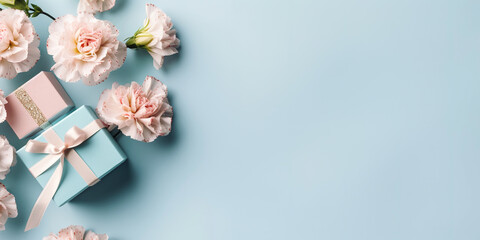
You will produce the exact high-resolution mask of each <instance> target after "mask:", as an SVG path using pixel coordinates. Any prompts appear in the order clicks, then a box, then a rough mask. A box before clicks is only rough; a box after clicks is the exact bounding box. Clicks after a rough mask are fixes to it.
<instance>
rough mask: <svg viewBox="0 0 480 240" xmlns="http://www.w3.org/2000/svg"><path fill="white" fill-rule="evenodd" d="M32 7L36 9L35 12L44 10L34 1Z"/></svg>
mask: <svg viewBox="0 0 480 240" xmlns="http://www.w3.org/2000/svg"><path fill="white" fill-rule="evenodd" d="M32 7H33V9H34V10H35V12H43V10H42V9H41V8H40V7H39V6H38V5H36V4H33V3H32Z"/></svg>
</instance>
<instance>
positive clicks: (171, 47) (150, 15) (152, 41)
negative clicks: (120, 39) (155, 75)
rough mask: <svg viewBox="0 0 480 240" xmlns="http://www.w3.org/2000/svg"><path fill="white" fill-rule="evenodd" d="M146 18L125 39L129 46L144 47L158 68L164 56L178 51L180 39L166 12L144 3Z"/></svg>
mask: <svg viewBox="0 0 480 240" xmlns="http://www.w3.org/2000/svg"><path fill="white" fill-rule="evenodd" d="M146 11H147V18H146V19H145V21H144V23H143V26H142V27H141V28H140V29H139V30H138V31H137V32H136V33H135V34H134V35H133V36H132V37H131V38H129V39H128V41H127V46H128V47H130V48H144V49H146V50H147V51H148V53H150V55H151V56H152V58H153V66H154V67H155V68H156V69H160V68H161V67H162V65H163V59H164V57H165V56H170V55H173V54H175V53H178V50H177V48H178V46H179V45H180V40H179V39H178V38H177V31H176V30H175V29H173V23H172V20H171V19H170V17H169V16H167V14H165V13H164V12H163V11H162V10H161V9H160V8H158V7H156V6H155V5H153V4H147V5H146Z"/></svg>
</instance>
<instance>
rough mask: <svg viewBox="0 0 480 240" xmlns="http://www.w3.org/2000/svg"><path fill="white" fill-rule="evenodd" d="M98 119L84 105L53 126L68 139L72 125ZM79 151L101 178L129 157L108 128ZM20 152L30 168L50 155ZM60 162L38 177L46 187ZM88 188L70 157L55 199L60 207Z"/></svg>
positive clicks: (39, 138) (85, 123)
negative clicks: (67, 133)
mask: <svg viewBox="0 0 480 240" xmlns="http://www.w3.org/2000/svg"><path fill="white" fill-rule="evenodd" d="M97 118H98V117H97V116H96V114H95V113H94V111H93V110H92V109H91V108H89V107H87V106H81V107H79V108H78V109H77V110H75V111H74V112H72V113H71V114H69V115H68V116H66V117H65V118H64V119H62V120H60V121H59V122H57V123H56V124H55V125H53V126H52V128H53V130H54V131H55V132H56V133H57V135H58V136H59V137H60V138H61V139H62V140H64V136H65V133H66V132H67V131H68V130H69V129H70V128H72V127H73V126H77V127H79V128H84V127H85V126H87V125H88V124H89V123H91V122H92V121H94V120H96V119H97ZM35 140H37V141H41V142H47V141H46V139H45V138H44V137H43V136H42V135H40V136H38V137H36V138H35ZM75 151H76V152H77V153H78V155H80V157H81V158H82V159H83V160H84V161H85V163H86V164H87V166H88V167H89V168H90V169H91V170H92V172H93V173H94V174H95V175H96V176H97V178H98V179H101V178H103V177H104V176H105V175H107V174H108V173H109V172H111V171H112V170H113V169H115V168H116V167H117V166H118V165H120V164H121V163H122V162H124V161H125V160H126V158H127V157H126V155H125V153H124V152H123V151H122V149H121V148H120V146H119V145H118V144H117V142H116V141H115V140H114V139H113V137H112V135H111V134H110V133H109V132H108V131H107V130H106V128H103V129H101V130H100V131H98V132H97V133H95V134H94V135H93V136H91V137H90V138H89V139H87V140H86V141H85V142H83V143H82V144H81V145H80V146H77V147H75ZM17 155H18V157H19V158H20V160H21V161H22V162H23V163H24V164H25V165H26V166H27V168H30V167H31V166H33V165H34V164H35V163H37V162H38V161H40V160H41V159H43V158H44V157H45V156H46V154H40V153H30V152H26V151H25V147H23V148H21V149H20V150H18V151H17ZM57 164H58V163H57ZM57 164H55V165H54V166H53V167H51V168H50V169H48V170H47V171H45V172H44V173H43V174H41V175H40V176H38V177H37V178H36V179H37V181H38V182H39V183H40V185H41V186H42V187H45V185H46V184H47V182H48V180H49V179H50V177H51V176H52V174H53V172H54V170H55V168H56V166H57ZM88 187H89V186H88V184H87V183H86V182H85V181H84V180H83V178H82V177H81V176H80V174H79V173H78V172H77V171H76V170H75V169H74V168H73V166H72V165H71V164H70V163H69V162H68V161H67V159H66V160H65V167H64V170H63V177H62V180H61V182H60V186H59V187H58V190H57V192H56V194H55V196H54V197H53V201H54V202H55V203H56V204H57V205H58V206H62V205H63V204H65V203H67V202H68V201H70V200H71V199H73V198H74V197H76V196H77V195H78V194H80V193H81V192H83V191H84V190H85V189H87V188H88Z"/></svg>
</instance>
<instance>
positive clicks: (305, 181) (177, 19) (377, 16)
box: [0, 0, 480, 240]
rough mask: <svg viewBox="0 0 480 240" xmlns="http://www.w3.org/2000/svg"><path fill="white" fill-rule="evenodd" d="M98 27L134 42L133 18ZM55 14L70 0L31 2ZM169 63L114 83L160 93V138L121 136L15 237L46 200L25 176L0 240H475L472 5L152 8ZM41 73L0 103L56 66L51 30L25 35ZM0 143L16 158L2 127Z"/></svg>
mask: <svg viewBox="0 0 480 240" xmlns="http://www.w3.org/2000/svg"><path fill="white" fill-rule="evenodd" d="M117 1H118V3H117V6H115V8H114V9H112V10H111V11H109V12H106V13H104V14H99V15H98V17H99V18H101V19H107V20H110V21H112V22H113V23H114V24H115V25H116V26H117V27H118V28H119V30H120V39H124V38H126V37H128V36H129V35H131V34H133V32H135V30H136V29H137V28H138V27H139V26H140V25H141V24H142V21H143V18H144V16H145V10H144V4H143V3H144V2H145V1H138V0H117ZM33 2H34V3H38V4H39V5H40V6H41V7H43V8H44V9H45V10H46V11H48V12H51V13H52V14H53V15H54V16H60V15H64V14H67V13H74V12H75V10H76V2H77V1H75V0H68V1H46V0H43V1H40V0H36V1H33ZM154 3H156V4H157V5H158V6H159V7H161V8H162V9H163V10H165V11H166V13H167V14H168V15H170V16H171V17H172V19H173V22H174V25H175V28H176V29H177V30H178V36H179V38H180V39H181V41H182V43H181V44H182V47H181V49H180V54H179V55H176V56H173V57H170V58H167V60H166V64H165V66H164V68H163V69H162V70H160V71H157V70H155V69H154V68H153V66H152V60H151V58H150V56H149V55H148V54H146V53H145V52H135V51H130V50H129V51H128V58H127V60H126V62H125V65H124V66H123V68H121V69H120V70H118V71H115V72H113V73H112V74H111V76H110V78H109V79H108V80H107V81H106V82H105V83H103V84H100V85H98V86H95V87H88V86H84V85H83V84H82V83H76V84H71V83H63V85H64V86H65V88H66V90H67V91H68V93H69V94H70V96H72V98H73V99H74V101H75V103H76V104H77V105H82V104H87V105H90V106H95V105H96V103H97V100H98V97H99V95H100V93H101V91H102V90H104V89H105V88H108V87H110V86H111V84H112V83H113V82H114V81H118V82H120V83H127V82H130V81H137V82H141V81H143V79H144V78H145V76H146V75H147V74H150V75H153V76H155V77H157V78H159V79H161V80H162V81H163V82H164V83H165V84H167V85H168V87H169V94H170V100H171V103H172V105H173V106H174V112H175V119H174V126H173V132H172V134H171V135H170V136H168V137H165V138H162V139H159V140H157V141H156V142H154V143H150V144H146V143H141V142H136V141H133V140H130V139H129V138H128V137H125V136H122V137H120V138H119V143H120V144H121V145H122V147H123V148H124V150H125V152H126V154H127V155H128V157H129V159H128V160H127V163H126V164H124V165H122V166H121V167H119V168H118V169H117V170H115V171H114V172H112V173H111V174H109V175H108V176H107V177H106V178H105V179H104V180H103V181H102V182H101V183H99V184H98V185H96V186H95V187H93V188H91V189H88V190H87V191H86V192H84V193H83V194H81V195H80V196H79V197H77V198H76V199H75V200H73V201H72V202H71V203H69V204H67V205H65V206H64V207H62V208H57V207H56V206H55V205H54V204H51V205H50V207H49V208H48V210H47V213H46V215H45V217H44V219H43V221H42V223H41V226H40V227H38V228H37V229H34V230H32V231H30V232H27V233H23V228H24V227H25V223H26V219H27V217H28V214H29V212H30V210H31V207H32V206H33V203H34V201H35V200H36V198H37V196H38V194H39V193H40V190H41V188H40V186H39V185H38V183H37V182H36V181H35V180H34V179H33V178H32V177H31V176H30V174H29V173H28V171H27V170H26V168H25V167H24V166H23V165H21V164H19V165H18V166H16V167H15V168H14V169H13V172H12V173H11V174H10V175H8V176H7V179H8V180H7V181H5V183H6V185H7V187H8V188H9V189H10V190H11V191H12V192H13V193H14V194H15V196H16V197H17V202H18V206H19V211H20V215H19V217H18V218H17V219H13V220H10V221H9V222H8V224H7V231H5V232H2V233H0V239H2V240H3V239H29V240H30V239H41V237H43V236H45V235H47V234H48V233H50V232H56V231H58V230H59V229H60V228H62V227H66V226H68V225H70V224H80V225H83V226H85V227H87V228H90V229H93V230H95V231H97V232H102V233H103V232H105V233H108V234H109V235H110V236H111V238H112V239H117V240H127V239H162V240H167V239H172V240H178V239H185V240H192V239H195V240H212V239H218V240H225V239H228V240H245V239H255V240H257V239H258V240H260V239H262V240H263V239H368V240H371V239H382V240H383V239H402V240H403V239H422V240H423V239H435V240H438V239H462V240H463V239H479V238H480V228H479V227H478V222H479V220H480V206H479V202H480V194H479V190H478V183H479V181H480V174H479V170H480V163H479V156H480V148H479V144H480V111H479V105H480V80H479V76H480V67H479V66H480V32H479V30H478V29H479V28H478V26H479V24H480V14H479V9H480V2H479V1H476V0H448V1H447V0H424V1H418V0H401V1H400V0H394V1H386V0H364V1H357V0H335V1H327V0H315V1H314V0H311V1H309V0H300V1H266V0H265V1H259V0H243V1H240V0H207V1H186V0H175V1H163V0H162V1H154ZM33 22H34V25H35V27H36V29H37V31H38V33H39V34H40V37H41V39H42V43H41V50H42V58H41V61H40V62H39V63H38V64H37V65H36V67H35V68H34V69H33V70H32V71H30V72H29V73H24V74H20V75H19V76H18V77H17V78H16V79H15V80H11V81H8V80H1V81H0V87H1V88H2V89H4V90H5V91H6V92H11V91H12V90H13V89H15V88H16V87H17V86H19V85H20V84H22V83H24V82H25V81H26V80H27V79H28V78H30V77H32V76H34V75H35V74H36V73H38V71H40V70H48V69H49V68H50V66H52V64H53V61H52V58H51V56H49V55H48V54H47V53H46V50H45V41H46V38H47V36H48V32H47V26H48V24H49V23H50V20H49V19H48V18H46V17H44V16H40V17H38V18H36V19H33ZM1 126H2V127H1V128H2V129H1V131H0V132H1V134H5V135H7V137H8V138H9V139H10V140H11V141H12V143H13V144H14V145H15V146H16V147H20V146H22V145H23V144H24V142H23V141H18V140H16V137H15V136H14V135H13V134H12V131H11V130H10V128H9V127H8V125H7V124H6V123H4V124H2V125H1Z"/></svg>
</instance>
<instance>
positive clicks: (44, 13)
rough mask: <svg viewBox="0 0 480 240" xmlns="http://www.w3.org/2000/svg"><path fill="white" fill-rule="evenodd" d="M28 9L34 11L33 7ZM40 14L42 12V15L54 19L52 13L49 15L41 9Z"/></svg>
mask: <svg viewBox="0 0 480 240" xmlns="http://www.w3.org/2000/svg"><path fill="white" fill-rule="evenodd" d="M30 10H32V11H35V9H33V8H30ZM40 14H43V15H45V16H47V17H49V18H50V19H52V20H53V21H55V18H54V17H53V16H52V15H50V14H48V13H46V12H44V11H41V12H40Z"/></svg>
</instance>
